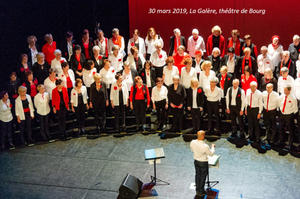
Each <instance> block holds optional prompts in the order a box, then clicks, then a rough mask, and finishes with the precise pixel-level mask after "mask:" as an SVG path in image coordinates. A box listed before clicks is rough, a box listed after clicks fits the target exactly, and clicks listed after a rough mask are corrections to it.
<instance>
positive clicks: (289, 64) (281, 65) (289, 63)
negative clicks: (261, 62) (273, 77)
mask: <svg viewBox="0 0 300 199" xmlns="http://www.w3.org/2000/svg"><path fill="white" fill-rule="evenodd" d="M291 63H292V61H291V60H289V61H288V69H289V70H290V67H291ZM282 67H283V61H282V62H281V64H280V69H281V68H282Z"/></svg>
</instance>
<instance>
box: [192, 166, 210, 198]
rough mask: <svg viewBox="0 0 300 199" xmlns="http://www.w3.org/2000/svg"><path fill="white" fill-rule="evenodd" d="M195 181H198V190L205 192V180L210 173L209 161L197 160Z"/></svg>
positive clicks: (200, 192) (201, 192)
mask: <svg viewBox="0 0 300 199" xmlns="http://www.w3.org/2000/svg"><path fill="white" fill-rule="evenodd" d="M194 165H195V171H196V175H195V183H196V192H197V193H199V194H203V193H204V191H205V190H204V186H205V180H206V176H207V174H208V162H200V161H197V160H195V161H194Z"/></svg>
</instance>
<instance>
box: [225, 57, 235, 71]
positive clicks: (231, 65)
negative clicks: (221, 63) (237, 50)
mask: <svg viewBox="0 0 300 199" xmlns="http://www.w3.org/2000/svg"><path fill="white" fill-rule="evenodd" d="M234 58H235V55H234V56H232V58H230V56H229V57H228V60H227V63H226V64H227V70H228V72H229V73H234V69H235V59H234Z"/></svg>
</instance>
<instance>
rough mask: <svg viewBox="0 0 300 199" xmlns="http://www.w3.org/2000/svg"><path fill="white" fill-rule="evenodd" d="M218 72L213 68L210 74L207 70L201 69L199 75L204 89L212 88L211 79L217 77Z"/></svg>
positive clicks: (200, 84)
mask: <svg viewBox="0 0 300 199" xmlns="http://www.w3.org/2000/svg"><path fill="white" fill-rule="evenodd" d="M215 76H216V73H215V71H213V70H210V72H209V75H208V76H206V75H205V71H201V72H200V75H199V86H200V87H202V88H203V89H205V88H210V79H211V78H212V77H215Z"/></svg>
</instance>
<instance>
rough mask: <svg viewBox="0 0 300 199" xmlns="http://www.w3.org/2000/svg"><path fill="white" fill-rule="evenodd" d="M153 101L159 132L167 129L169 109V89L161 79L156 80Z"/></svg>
mask: <svg viewBox="0 0 300 199" xmlns="http://www.w3.org/2000/svg"><path fill="white" fill-rule="evenodd" d="M151 100H152V102H153V109H154V110H156V115H157V121H158V128H157V130H158V131H161V130H163V129H164V128H165V124H166V119H167V109H168V89H167V87H165V86H164V85H163V79H162V78H161V77H158V78H156V86H154V87H153V89H152V95H151Z"/></svg>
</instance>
